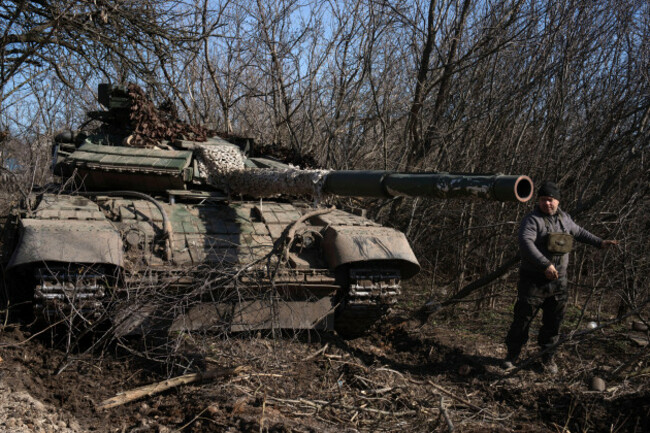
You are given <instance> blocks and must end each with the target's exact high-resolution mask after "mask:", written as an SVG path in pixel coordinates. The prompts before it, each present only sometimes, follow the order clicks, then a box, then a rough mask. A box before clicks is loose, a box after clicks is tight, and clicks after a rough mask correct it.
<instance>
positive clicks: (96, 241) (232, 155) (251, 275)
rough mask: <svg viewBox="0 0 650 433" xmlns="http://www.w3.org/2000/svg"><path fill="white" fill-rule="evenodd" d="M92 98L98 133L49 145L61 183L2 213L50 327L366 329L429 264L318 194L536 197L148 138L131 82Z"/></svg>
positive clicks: (200, 142) (400, 239) (13, 297)
mask: <svg viewBox="0 0 650 433" xmlns="http://www.w3.org/2000/svg"><path fill="white" fill-rule="evenodd" d="M98 94H99V101H100V103H101V104H102V105H103V107H105V109H104V110H101V111H97V112H90V113H89V116H90V118H91V119H94V120H95V121H97V122H99V123H100V126H99V127H96V128H94V129H93V130H92V131H90V132H81V133H79V132H77V133H72V132H68V133H65V134H60V135H58V136H57V137H56V138H55V140H54V145H53V157H54V162H53V169H54V173H55V174H56V175H57V176H58V177H59V178H60V181H61V183H60V185H57V186H56V188H47V189H44V190H42V191H39V192H35V193H33V194H32V195H31V196H30V197H29V198H28V199H26V200H24V201H23V203H22V204H21V206H20V207H17V208H15V209H13V211H12V212H11V214H10V215H8V216H5V217H4V220H5V221H4V226H3V228H2V243H1V244H0V265H1V266H2V270H3V273H4V278H3V280H4V281H5V282H6V283H7V284H6V289H5V291H6V293H7V299H8V303H9V306H10V307H13V306H23V308H24V309H27V310H29V311H30V312H32V311H33V314H34V315H35V316H36V317H37V318H39V319H40V320H41V321H45V322H46V323H49V324H55V323H59V322H61V321H68V322H69V323H72V322H74V323H81V324H93V323H97V322H105V321H110V322H111V323H113V324H114V326H115V329H116V330H117V331H116V332H117V333H119V334H120V335H124V334H128V333H132V332H136V331H137V329H139V328H140V327H143V326H144V323H146V322H147V321H150V320H152V317H161V316H165V317H167V322H166V323H167V325H168V329H169V331H170V332H184V331H192V330H198V329H211V328H217V327H218V328H219V329H222V330H223V329H225V330H227V331H228V332H231V331H234V332H236V331H250V330H259V329H284V328H289V329H326V330H331V329H336V330H337V331H338V332H339V333H340V334H342V335H345V336H356V335H359V334H362V333H363V332H364V331H365V330H367V329H368V328H369V327H370V326H372V324H373V323H375V322H376V321H377V320H379V319H380V318H381V317H382V316H383V315H385V314H386V313H387V311H388V310H389V309H390V307H391V306H392V305H393V304H394V303H395V302H396V299H397V297H398V296H399V294H400V290H401V283H402V281H404V280H407V279H409V278H411V277H413V276H414V275H416V274H417V273H418V272H419V270H420V265H419V263H418V260H417V258H416V257H415V255H414V253H413V251H412V250H411V247H410V246H409V243H408V241H407V239H406V237H405V235H404V234H403V233H401V232H399V231H397V230H395V229H393V228H389V227H383V226H381V225H379V224H377V223H376V222H374V221H372V220H370V219H368V218H366V217H365V216H364V215H363V212H347V211H344V210H341V209H336V208H329V207H324V206H321V205H318V203H319V202H322V201H323V198H325V197H326V196H328V195H335V196H356V197H380V198H382V197H383V198H390V197H396V196H417V197H433V198H440V199H451V198H461V199H468V198H479V199H486V200H498V201H515V202H517V201H519V202H524V201H526V200H528V199H530V197H531V196H532V191H533V185H532V181H531V180H530V178H528V177H527V176H522V175H515V176H513V175H499V174H496V175H469V174H450V173H411V174H408V173H395V172H387V171H332V170H303V169H299V168H297V167H293V166H291V165H288V164H285V163H283V162H281V161H278V160H277V159H273V158H268V157H263V156H257V157H253V156H251V155H250V152H249V151H250V149H251V146H253V145H254V143H253V142H252V140H249V139H245V138H234V139H230V140H227V139H224V138H222V137H218V136H205V137H198V135H201V134H196V131H194V133H186V134H185V135H184V139H174V140H163V139H160V138H155V137H153V138H152V137H151V136H149V137H147V136H146V135H145V136H144V140H143V135H142V134H140V136H138V134H137V133H135V132H134V131H137V130H138V128H141V125H139V126H138V125H134V115H133V113H134V112H135V111H136V109H137V108H138V107H137V106H138V104H140V106H141V105H142V101H137V98H136V96H137V94H134V92H133V88H124V87H118V86H110V85H100V88H99V93H98ZM140 108H142V107H140ZM140 123H143V122H142V121H141V122H140ZM144 123H146V122H144ZM186 132H187V131H186ZM190 132H192V131H190ZM208 135H209V134H208ZM188 137H189V138H188ZM305 197H309V198H307V199H306V198H305ZM163 301H165V302H163ZM161 310H165V311H161Z"/></svg>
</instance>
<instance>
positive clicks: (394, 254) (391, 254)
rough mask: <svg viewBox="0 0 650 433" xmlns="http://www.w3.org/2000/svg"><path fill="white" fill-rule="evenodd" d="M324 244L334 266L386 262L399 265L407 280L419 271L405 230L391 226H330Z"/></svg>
mask: <svg viewBox="0 0 650 433" xmlns="http://www.w3.org/2000/svg"><path fill="white" fill-rule="evenodd" d="M322 245H323V252H324V255H325V260H327V263H328V265H329V266H330V268H332V269H334V268H337V267H339V266H341V265H347V264H353V263H363V262H374V263H382V262H386V263H387V264H388V263H391V264H392V265H396V266H397V267H398V268H399V269H400V270H401V274H402V278H404V279H407V278H410V277H412V276H414V275H415V274H417V273H418V272H419V271H420V264H419V263H418V260H417V258H416V257H415V254H414V253H413V250H412V249H411V246H410V245H409V242H408V240H407V239H406V236H405V235H404V233H402V232H399V231H397V230H395V229H392V228H389V227H355V226H329V227H328V228H327V229H326V230H325V233H324V235H323V243H322Z"/></svg>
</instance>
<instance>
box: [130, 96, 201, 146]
mask: <svg viewBox="0 0 650 433" xmlns="http://www.w3.org/2000/svg"><path fill="white" fill-rule="evenodd" d="M128 89H129V97H130V98H131V101H132V104H131V114H130V119H131V126H132V129H133V133H132V135H131V137H130V139H129V142H128V145H130V146H134V147H155V146H157V145H159V143H160V142H161V141H164V140H166V141H174V140H191V141H205V140H206V137H207V136H208V135H211V134H210V132H209V131H208V130H207V129H206V128H203V127H200V126H196V125H190V124H188V123H186V122H183V121H182V120H180V118H179V117H178V112H177V111H176V107H175V106H174V104H172V103H171V101H169V100H167V101H165V102H163V103H162V104H161V105H160V106H159V107H158V108H156V106H155V105H154V104H153V102H151V100H150V99H149V98H148V97H147V95H146V94H145V93H144V91H143V90H142V89H141V88H140V87H139V86H138V85H136V84H129V88H128Z"/></svg>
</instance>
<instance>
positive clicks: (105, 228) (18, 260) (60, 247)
mask: <svg viewBox="0 0 650 433" xmlns="http://www.w3.org/2000/svg"><path fill="white" fill-rule="evenodd" d="M122 251H123V250H122V237H121V236H120V233H119V232H118V231H117V230H116V229H115V228H114V227H113V225H112V224H111V223H110V222H109V221H97V220H94V221H84V220H44V219H23V220H21V221H20V238H19V239H18V242H17V246H16V249H15V250H14V253H13V255H12V257H11V259H10V261H9V264H8V265H7V268H8V269H11V268H14V267H16V266H20V265H25V264H29V263H41V262H68V263H106V264H111V265H116V266H122V264H123V254H122Z"/></svg>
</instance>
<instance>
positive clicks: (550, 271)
mask: <svg viewBox="0 0 650 433" xmlns="http://www.w3.org/2000/svg"><path fill="white" fill-rule="evenodd" d="M544 275H545V276H546V278H548V279H549V280H557V279H558V278H559V277H560V274H559V273H558V272H557V269H555V266H553V265H549V266H548V268H546V270H545V271H544Z"/></svg>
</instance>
